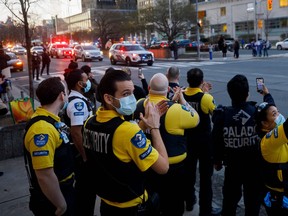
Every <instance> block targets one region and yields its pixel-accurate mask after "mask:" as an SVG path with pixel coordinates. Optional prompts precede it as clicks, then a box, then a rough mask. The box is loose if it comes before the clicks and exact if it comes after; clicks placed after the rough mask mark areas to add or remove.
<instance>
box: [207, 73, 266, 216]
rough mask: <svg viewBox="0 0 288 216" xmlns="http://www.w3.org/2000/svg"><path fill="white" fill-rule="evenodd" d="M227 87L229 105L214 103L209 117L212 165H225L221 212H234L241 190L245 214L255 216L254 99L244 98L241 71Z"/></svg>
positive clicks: (258, 182) (258, 187)
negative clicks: (212, 144)
mask: <svg viewBox="0 0 288 216" xmlns="http://www.w3.org/2000/svg"><path fill="white" fill-rule="evenodd" d="M227 91H228V94H229V96H230V98H231V102H232V106H227V107H226V106H218V107H217V109H216V110H215V111H214V114H213V117H212V119H213V123H214V126H213V131H212V134H213V141H214V148H215V159H214V160H215V162H214V163H215V165H214V166H215V169H216V170H220V169H222V166H223V165H224V166H225V173H224V186H223V204H222V216H236V210H237V206H238V202H239V201H240V199H241V197H242V193H243V196H244V204H245V215H249V216H258V215H259V211H260V205H261V195H262V194H261V192H262V190H263V181H262V172H261V163H260V151H259V137H258V135H257V132H256V130H255V126H256V122H255V116H256V112H257V110H256V102H252V101H247V99H248V96H249V84H248V80H247V78H246V77H245V76H244V75H241V74H238V75H236V76H234V77H233V78H232V79H231V80H230V81H229V82H228V83H227ZM264 100H265V96H264Z"/></svg>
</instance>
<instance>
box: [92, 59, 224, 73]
mask: <svg viewBox="0 0 288 216" xmlns="http://www.w3.org/2000/svg"><path fill="white" fill-rule="evenodd" d="M219 64H225V62H157V63H154V64H153V66H146V65H145V66H144V67H142V66H141V65H139V67H142V70H143V71H149V70H163V69H164V71H166V70H167V69H168V68H170V67H172V66H176V67H178V68H187V67H188V68H193V67H201V66H209V65H219ZM109 67H111V66H100V67H92V68H91V70H92V72H93V73H96V74H102V75H103V74H104V73H105V71H106V70H107V69H108V68H109ZM112 67H113V68H115V69H119V70H120V69H121V68H123V67H126V66H125V65H112ZM129 68H130V69H131V70H132V71H133V70H135V69H138V68H137V67H135V66H134V67H129Z"/></svg>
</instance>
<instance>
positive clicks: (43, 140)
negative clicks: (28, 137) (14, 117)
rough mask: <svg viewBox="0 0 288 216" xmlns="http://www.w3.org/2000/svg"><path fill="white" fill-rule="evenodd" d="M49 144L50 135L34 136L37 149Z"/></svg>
mask: <svg viewBox="0 0 288 216" xmlns="http://www.w3.org/2000/svg"><path fill="white" fill-rule="evenodd" d="M47 142H48V134H37V135H35V136H34V144H35V145H36V146H37V147H43V146H45V145H46V144H47Z"/></svg>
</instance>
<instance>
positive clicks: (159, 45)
mask: <svg viewBox="0 0 288 216" xmlns="http://www.w3.org/2000/svg"><path fill="white" fill-rule="evenodd" d="M164 47H169V44H168V41H156V42H155V43H153V44H151V45H150V47H149V48H150V49H161V48H164Z"/></svg>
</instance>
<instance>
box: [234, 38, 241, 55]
mask: <svg viewBox="0 0 288 216" xmlns="http://www.w3.org/2000/svg"><path fill="white" fill-rule="evenodd" d="M233 48H234V58H239V49H240V44H239V41H238V40H235V42H234V47H233Z"/></svg>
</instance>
